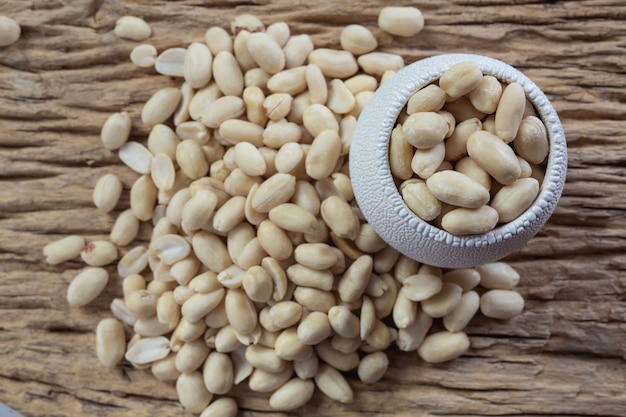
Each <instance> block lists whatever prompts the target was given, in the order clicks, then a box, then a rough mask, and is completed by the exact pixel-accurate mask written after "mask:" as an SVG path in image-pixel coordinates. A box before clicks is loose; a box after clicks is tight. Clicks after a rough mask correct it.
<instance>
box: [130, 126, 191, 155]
mask: <svg viewBox="0 0 626 417" xmlns="http://www.w3.org/2000/svg"><path fill="white" fill-rule="evenodd" d="M179 142H180V139H179V138H178V136H177V135H176V133H175V132H174V131H173V130H172V129H171V128H170V127H169V126H166V125H164V124H157V125H154V126H153V127H152V129H151V130H150V135H149V136H148V149H149V150H150V152H151V153H152V154H153V155H158V154H160V153H163V154H165V155H167V156H168V157H169V158H170V159H175V158H176V146H178V143H179ZM120 146H121V145H120Z"/></svg>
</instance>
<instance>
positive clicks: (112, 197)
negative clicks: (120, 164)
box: [93, 174, 123, 213]
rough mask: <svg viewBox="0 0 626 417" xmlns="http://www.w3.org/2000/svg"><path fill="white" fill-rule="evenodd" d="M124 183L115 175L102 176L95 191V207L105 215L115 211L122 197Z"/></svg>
mask: <svg viewBox="0 0 626 417" xmlns="http://www.w3.org/2000/svg"><path fill="white" fill-rule="evenodd" d="M122 189H123V185H122V181H120V179H119V178H118V176H117V175H115V174H104V175H103V176H101V177H100V178H99V179H98V181H97V182H96V185H95V186H94V190H93V202H94V205H95V206H96V207H97V208H98V209H100V210H102V211H103V212H105V213H108V212H109V211H111V210H113V209H114V208H115V206H116V205H117V202H118V201H119V199H120V196H121V195H122Z"/></svg>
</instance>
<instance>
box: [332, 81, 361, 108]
mask: <svg viewBox="0 0 626 417" xmlns="http://www.w3.org/2000/svg"><path fill="white" fill-rule="evenodd" d="M355 104H356V100H355V97H354V96H353V95H352V93H351V92H350V90H348V88H347V87H346V86H345V84H344V83H343V81H341V80H339V79H336V78H335V79H333V80H331V81H330V83H329V84H328V99H327V101H326V105H327V106H328V108H329V109H330V110H332V111H333V112H335V113H336V114H347V113H350V112H351V111H352V110H353V108H354V106H355Z"/></svg>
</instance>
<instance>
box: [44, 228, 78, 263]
mask: <svg viewBox="0 0 626 417" xmlns="http://www.w3.org/2000/svg"><path fill="white" fill-rule="evenodd" d="M84 247H85V238H83V237H82V236H78V235H70V236H66V237H63V238H61V239H58V240H55V241H53V242H50V243H48V244H47V245H46V246H44V248H43V256H45V257H46V262H47V263H48V264H49V265H58V264H60V263H63V262H65V261H69V260H71V259H74V258H76V257H78V256H79V255H80V253H81V250H82V249H83V248H84Z"/></svg>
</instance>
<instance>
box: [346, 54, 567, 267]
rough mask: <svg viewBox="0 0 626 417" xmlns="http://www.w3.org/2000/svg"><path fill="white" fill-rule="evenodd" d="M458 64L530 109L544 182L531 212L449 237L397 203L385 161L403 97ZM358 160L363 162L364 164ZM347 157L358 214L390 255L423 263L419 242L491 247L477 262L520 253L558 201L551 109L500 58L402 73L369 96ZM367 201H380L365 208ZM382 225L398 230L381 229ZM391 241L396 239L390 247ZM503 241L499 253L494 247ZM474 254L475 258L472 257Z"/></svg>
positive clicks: (557, 144) (558, 155) (440, 59)
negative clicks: (509, 87)
mask: <svg viewBox="0 0 626 417" xmlns="http://www.w3.org/2000/svg"><path fill="white" fill-rule="evenodd" d="M464 61H472V62H474V63H476V64H477V65H478V66H479V67H480V69H481V70H482V71H483V73H484V74H486V75H492V76H494V77H496V78H497V79H499V80H500V81H503V82H506V83H511V82H517V83H519V84H520V85H521V86H522V87H523V89H524V92H525V93H526V97H527V98H528V99H529V100H530V102H531V103H532V104H533V106H534V107H535V109H536V111H537V116H538V117H539V118H540V119H541V120H542V122H543V123H544V125H545V126H546V130H547V133H548V141H549V153H548V161H547V165H546V171H545V176H544V180H543V182H542V183H541V185H540V188H539V193H538V195H537V198H536V199H535V200H534V201H533V203H532V204H531V206H530V207H529V208H528V209H526V210H525V211H524V212H523V213H522V214H521V215H520V216H518V217H517V218H516V219H514V220H512V221H510V222H507V223H503V224H499V225H498V226H497V227H496V228H494V229H493V230H490V231H488V232H486V233H483V234H477V235H453V234H451V233H449V232H446V231H445V230H443V229H440V228H438V227H437V226H435V225H433V224H430V223H429V222H427V221H425V220H422V219H421V218H419V217H418V216H417V215H415V214H414V213H413V212H412V211H411V210H410V209H409V208H408V207H407V206H406V204H405V203H404V199H403V198H402V196H401V195H400V192H399V190H398V188H397V187H396V185H395V183H394V181H393V176H392V174H391V169H390V167H389V158H388V151H389V146H388V144H389V137H390V134H391V131H392V129H393V128H394V127H395V124H396V121H397V118H398V116H399V115H400V112H401V111H402V110H403V108H404V107H405V105H406V104H407V102H408V100H409V98H410V97H411V96H412V95H413V94H414V93H415V92H416V91H418V90H419V89H421V88H423V87H425V86H426V85H428V84H430V83H432V82H433V81H435V80H437V79H439V78H440V76H441V74H442V73H443V72H444V71H445V70H447V69H448V68H450V67H451V66H452V65H454V64H457V63H459V62H464ZM359 158H360V159H363V158H367V159H368V161H363V160H359ZM349 159H350V177H351V179H352V181H353V189H354V194H355V198H356V201H357V204H358V205H359V208H360V210H361V212H362V213H363V215H364V217H365V218H366V219H367V221H368V222H369V223H370V225H371V226H372V227H373V228H374V230H375V231H376V232H377V233H378V234H379V235H380V236H381V238H383V240H385V241H386V242H387V243H388V244H390V245H391V246H392V247H394V248H395V249H396V250H399V251H400V252H402V253H403V254H405V255H407V256H409V257H411V258H414V259H417V260H418V261H421V262H425V263H427V262H428V261H430V259H428V258H427V257H426V255H425V254H423V253H421V252H420V251H419V250H416V249H420V248H421V249H423V248H424V245H425V242H424V240H426V241H428V242H430V243H431V244H432V243H436V244H439V245H442V246H445V249H446V250H448V251H449V250H450V248H470V249H471V248H474V249H479V248H498V250H489V251H482V252H489V255H490V256H489V255H483V256H482V258H484V259H482V260H483V261H484V260H487V261H489V260H497V259H501V258H503V257H504V256H506V255H508V254H509V253H511V252H513V251H515V250H516V249H518V248H519V247H521V246H522V245H523V244H524V243H526V242H527V241H528V240H529V239H530V238H532V237H533V236H534V235H535V234H536V233H537V232H538V231H539V229H540V228H541V227H542V226H543V225H544V224H545V222H546V221H547V220H548V218H549V217H550V215H551V214H552V212H553V211H554V209H555V207H556V204H557V202H558V200H559V199H560V197H561V194H562V189H563V185H564V183H565V176H566V171H567V145H566V140H565V134H564V132H563V127H562V125H561V122H560V119H559V117H558V115H557V113H556V110H555V109H554V107H553V106H552V104H551V103H550V101H549V100H548V98H547V97H546V95H545V94H544V93H543V92H542V91H541V90H540V89H539V87H538V86H537V85H536V84H535V83H534V82H533V81H532V80H530V78H528V77H527V76H526V75H524V74H523V73H522V72H520V71H519V70H517V69H515V68H514V67H512V66H510V65H508V64H506V63H504V62H502V61H500V60H497V59H494V58H490V57H487V56H483V55H475V54H442V55H436V56H432V57H429V58H425V59H422V60H419V61H416V62H414V63H412V64H410V65H408V66H406V67H404V68H403V69H401V70H400V71H398V72H397V73H396V74H394V75H393V76H392V77H390V78H389V79H388V80H387V81H385V83H383V84H382V85H381V86H380V87H379V88H378V89H377V90H376V92H375V93H374V95H373V96H372V97H371V99H370V100H369V102H368V104H367V105H366V106H365V107H364V108H363V111H362V112H361V115H360V117H359V119H358V121H357V126H356V128H355V131H354V134H353V138H352V143H351V150H350V155H349ZM372 163H374V164H375V169H373V168H372V165H371V164H372ZM373 198H376V199H380V201H378V200H377V201H376V202H375V203H374V204H370V203H372V199H373ZM381 210H383V213H382V215H381V213H380V211H381ZM385 215H388V216H394V217H399V219H396V220H398V221H393V222H390V221H389V219H385V218H384V217H385ZM390 224H393V225H394V226H397V227H399V228H400V229H398V228H394V229H393V230H388V229H389V225H390ZM394 235H396V236H398V235H401V236H403V237H404V238H403V239H401V242H398V239H394ZM409 236H410V237H411V238H412V239H409ZM413 239H417V242H411V241H410V240H413ZM519 240H522V242H521V244H520V243H519V242H517V241H519ZM514 242H516V243H517V244H514ZM503 243H504V246H507V250H502V249H501V248H500V247H501V246H503V245H502V244H503ZM426 252H427V251H426ZM474 252H477V251H474ZM476 256H477V257H479V258H481V256H480V255H476ZM483 263H484V262H483Z"/></svg>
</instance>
